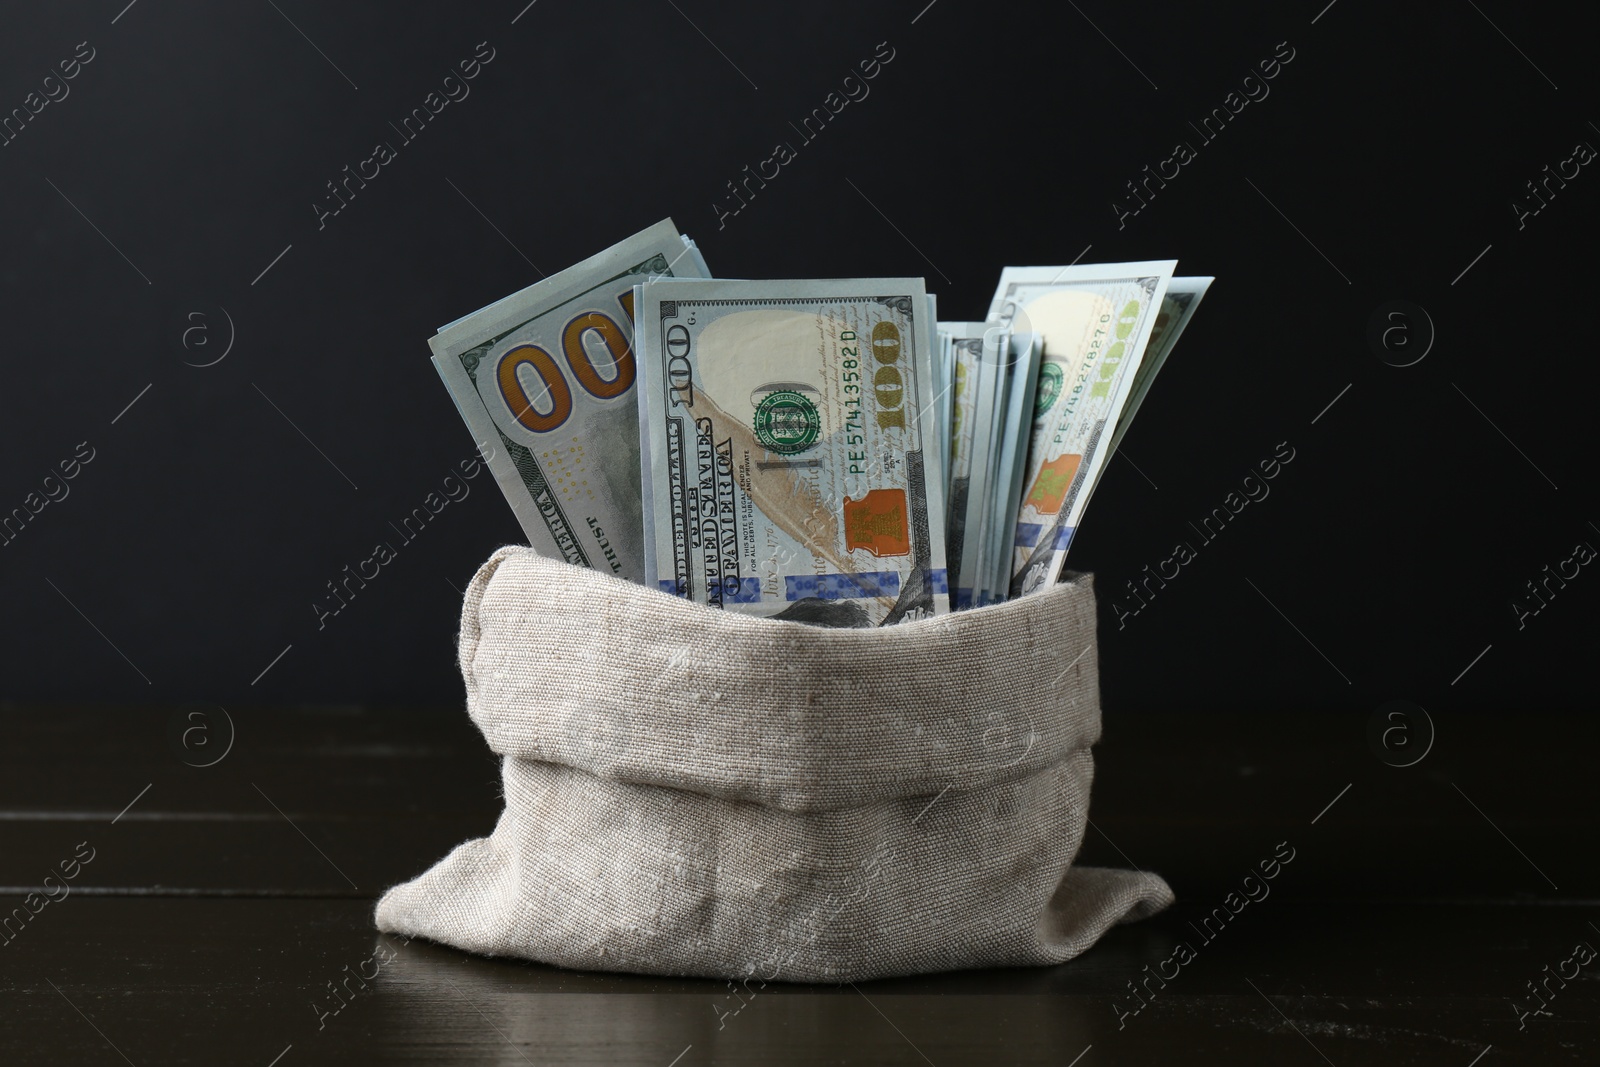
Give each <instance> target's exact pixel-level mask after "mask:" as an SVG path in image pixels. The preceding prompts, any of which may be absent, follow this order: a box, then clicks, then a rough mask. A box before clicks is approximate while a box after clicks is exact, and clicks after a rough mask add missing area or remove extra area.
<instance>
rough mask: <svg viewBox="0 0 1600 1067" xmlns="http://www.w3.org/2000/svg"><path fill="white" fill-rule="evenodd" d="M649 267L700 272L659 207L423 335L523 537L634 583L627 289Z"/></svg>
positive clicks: (635, 436) (634, 424)
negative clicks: (601, 244) (579, 258)
mask: <svg viewBox="0 0 1600 1067" xmlns="http://www.w3.org/2000/svg"><path fill="white" fill-rule="evenodd" d="M651 275H674V276H676V275H688V276H690V277H704V276H705V275H706V271H705V267H704V260H702V259H701V258H700V255H699V252H698V250H696V249H695V248H694V247H693V244H692V243H691V242H689V241H687V239H685V238H683V237H681V236H680V235H679V233H678V231H677V229H676V227H674V226H673V224H672V220H671V219H665V220H663V221H661V222H658V223H657V224H656V225H654V226H652V227H650V228H649V229H648V230H645V231H644V232H642V233H639V234H636V235H634V236H633V237H630V238H628V239H627V240H625V241H623V242H621V243H620V244H616V245H613V246H612V247H610V248H608V249H606V250H605V251H604V252H601V253H600V254H598V255H596V256H593V257H591V258H589V259H586V260H584V261H583V262H582V263H579V264H577V265H576V266H573V267H569V268H567V269H566V270H564V271H561V272H560V273H559V274H555V275H552V276H551V277H549V278H546V279H545V280H544V281H541V282H539V283H537V284H535V285H531V286H529V287H528V288H526V289H523V290H521V291H519V292H516V293H513V294H512V295H510V296H508V297H505V298H503V299H501V300H497V301H495V302H494V303H493V304H490V305H489V306H488V307H485V308H483V309H481V310H479V311H476V312H474V313H472V314H471V315H467V316H465V317H463V318H461V319H457V320H456V321H455V322H453V323H451V324H449V325H448V326H446V327H445V328H444V329H442V330H441V331H440V332H439V333H438V334H437V335H436V336H434V337H433V338H432V339H431V340H430V341H429V342H428V344H429V347H431V348H432V349H433V353H434V356H433V365H434V366H435V367H436V368H437V369H438V371H439V376H440V377H441V378H443V379H444V383H445V386H446V388H448V389H449V390H450V396H451V397H452V398H453V399H454V400H455V403H456V409H457V410H458V411H459V412H460V413H461V417H462V419H463V420H465V421H466V424H467V426H468V427H469V428H470V429H471V430H472V434H473V437H474V438H475V439H476V440H477V441H478V442H479V444H480V447H484V452H485V455H486V456H487V459H486V462H487V463H488V466H489V469H490V470H491V471H493V472H494V477H495V481H497V482H498V483H499V484H500V489H501V491H502V492H503V493H505V496H506V500H507V501H509V502H510V504H511V510H512V511H514V512H515V513H516V516H517V520H518V521H519V522H520V523H521V524H522V529H523V532H524V533H526V534H527V536H528V543H529V544H530V545H531V546H532V547H533V549H534V550H535V551H536V552H538V553H540V554H541V555H545V556H550V557H553V558H555V559H561V560H565V561H567V562H568V563H573V564H576V565H578V566H582V567H593V568H595V569H596V570H603V571H607V572H610V573H612V574H616V575H619V576H621V577H623V578H628V579H631V580H633V581H643V580H644V574H645V567H644V543H643V521H644V520H643V510H642V507H641V503H640V499H639V485H640V482H639V470H640V460H639V420H638V408H637V405H636V403H635V398H634V388H635V387H634V382H635V378H636V377H637V364H636V359H635V355H634V351H633V339H634V329H633V320H634V307H633V287H634V285H635V283H637V282H638V281H640V280H641V279H643V278H645V277H648V276H651ZM485 446H494V447H485Z"/></svg>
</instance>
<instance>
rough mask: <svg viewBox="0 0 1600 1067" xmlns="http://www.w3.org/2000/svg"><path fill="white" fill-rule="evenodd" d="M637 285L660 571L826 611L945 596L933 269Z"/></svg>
mask: <svg viewBox="0 0 1600 1067" xmlns="http://www.w3.org/2000/svg"><path fill="white" fill-rule="evenodd" d="M637 292H638V296H637V298H636V301H637V304H638V309H639V324H640V325H639V370H640V388H641V390H642V391H641V393H640V396H639V409H640V417H641V419H642V420H643V423H644V429H643V437H644V439H645V441H646V445H645V448H646V450H647V452H648V454H649V456H650V462H649V463H648V464H647V465H646V467H645V471H644V478H645V481H646V489H645V492H644V496H645V497H646V499H647V500H648V501H649V502H650V507H649V510H648V511H647V512H646V514H645V522H646V523H647V524H650V526H651V531H652V532H651V535H650V541H651V544H652V551H651V552H650V554H649V555H648V556H647V558H646V560H645V570H646V574H647V577H648V581H649V583H650V584H652V585H655V586H657V587H658V588H661V589H663V590H665V591H667V592H669V593H674V594H676V595H678V596H682V597H686V598H688V599H690V600H693V601H697V602H699V603H702V604H708V605H710V606H712V607H716V608H721V609H725V610H734V611H742V612H747V613H751V614H756V615H763V616H770V617H775V618H780V619H792V620H797V621H802V622H810V623H816V624H820V625H825V626H879V625H887V624H889V623H895V622H900V621H902V620H905V619H912V618H920V617H924V616H927V615H931V614H940V613H943V612H945V611H947V610H948V607H949V597H948V594H947V591H946V575H945V551H944V516H945V506H944V485H943V483H942V480H941V479H940V478H938V477H934V472H935V471H940V470H942V469H943V465H942V464H938V465H935V463H933V462H931V461H930V459H929V456H928V453H929V450H930V449H932V448H935V447H942V444H941V443H939V442H937V441H935V439H934V429H935V417H934V414H933V411H934V408H933V404H934V400H935V396H934V382H933V368H932V365H931V355H930V354H931V352H932V348H931V347H930V345H929V343H928V341H927V340H926V338H927V337H928V336H929V333H930V331H931V330H932V329H933V322H932V321H930V320H929V318H928V304H927V301H926V300H925V299H924V291H923V284H922V280H921V279H920V278H910V279H907V278H888V279H882V278H879V279H856V280H836V281H672V280H654V281H650V282H647V283H645V284H643V285H641V286H640V288H639V289H638V290H637Z"/></svg>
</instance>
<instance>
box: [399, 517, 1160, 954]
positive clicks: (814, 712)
mask: <svg viewBox="0 0 1600 1067" xmlns="http://www.w3.org/2000/svg"><path fill="white" fill-rule="evenodd" d="M1094 633H1095V606H1094V592H1093V588H1092V585H1091V581H1090V578H1089V577H1088V576H1081V577H1079V578H1077V579H1076V580H1074V581H1072V582H1070V583H1065V584H1062V585H1059V586H1057V587H1056V588H1054V589H1051V590H1050V591H1048V592H1045V593H1041V594H1038V595H1034V596H1029V597H1024V598H1021V599H1018V600H1015V601H1012V602H1010V603H1006V604H1001V605H998V606H995V607H988V608H982V609H978V610H974V611H966V612H959V613H956V614H953V615H945V616H941V617H938V618H933V619H926V620H921V621H917V622H909V623H902V624H900V625H897V626H890V627H885V628H882V629H857V630H841V629H824V628H821V627H815V626H808V625H804V624H801V623H794V622H780V621H775V620H771V619H757V618H751V617H748V616H743V615H738V614H734V613H732V612H722V611H716V610H712V609H709V608H704V607H700V606H698V605H694V604H690V603H687V602H685V601H682V600H679V599H676V598H674V597H671V596H668V595H666V594H664V593H660V592H656V591H654V590H650V589H646V588H644V587H643V586H639V585H635V584H632V583H629V582H624V581H622V580H620V579H617V578H614V577H611V576H609V575H605V574H600V573H597V572H594V571H589V570H583V569H580V568H577V567H572V566H569V565H567V564H565V563H558V562H555V561H552V560H547V559H544V558H541V557H540V556H537V555H535V554H534V553H533V552H532V551H531V550H529V549H526V548H519V547H508V548H503V549H501V550H500V551H498V552H496V553H495V554H494V555H493V556H492V557H491V558H490V559H489V561H488V562H487V563H486V564H484V566H483V568H482V569H481V570H479V572H478V574H477V576H476V577H474V578H473V580H472V585H471V588H469V589H468V590H467V595H466V605H465V608H464V611H463V613H462V621H461V639H460V654H461V671H462V674H463V675H464V676H465V678H466V684H467V709H468V711H469V712H470V714H471V715H472V718H473V721H474V722H476V723H477V725H478V728H479V729H480V730H482V731H483V735H484V737H485V738H486V739H487V740H488V742H489V745H490V747H491V748H493V749H494V751H496V752H498V753H500V754H501V755H502V756H503V757H504V759H503V773H504V780H505V798H506V810H505V812H504V814H502V815H501V816H500V820H499V823H498V825H496V827H495V829H494V832H493V833H492V834H491V835H490V836H489V837H487V838H483V839H481V840H475V841H468V842H467V843H466V844H464V845H461V846H460V847H458V848H457V849H456V850H455V851H454V852H452V853H450V855H448V856H446V857H445V858H444V859H442V860H440V861H439V863H438V864H436V865H435V866H434V867H433V869H432V870H430V871H428V872H427V873H426V874H424V875H422V876H421V877H420V878H418V879H416V880H415V881H413V882H408V883H406V884H404V885H400V886H396V887H395V888H393V889H391V890H389V892H388V893H386V894H385V895H384V897H383V899H382V900H380V901H379V902H378V908H377V925H378V928H379V929H380V930H385V931H388V932H391V933H397V934H406V935H410V936H415V937H424V938H429V939H431V940H434V941H441V942H444V943H446V944H450V945H455V946H457V947H459V948H462V949H466V950H468V951H471V952H479V953H484V954H486V955H494V956H520V957H524V958H527V959H533V960H541V961H544V962H546V963H553V964H558V965H561V966H565V967H576V968H588V969H599V970H611V971H640V972H646V973H652V974H674V975H707V976H714V977H721V978H741V979H742V978H748V977H756V978H759V979H761V980H763V981H773V980H787V981H830V982H842V981H847V980H855V979H863V978H874V977H881V976H885V975H896V974H910V973H915V972H921V971H938V970H949V969H955V968H964V967H984V966H1005V965H1016V964H1053V963H1060V962H1062V961H1064V960H1068V959H1071V958H1072V957H1074V956H1076V955H1077V954H1078V953H1080V952H1082V951H1084V950H1085V949H1086V948H1088V947H1089V946H1090V945H1092V944H1093V943H1094V941H1095V940H1096V939H1097V938H1099V936H1100V935H1101V934H1102V933H1104V932H1105V930H1106V929H1107V928H1108V927H1110V926H1111V925H1112V924H1113V923H1116V922H1119V921H1131V920H1133V919H1138V918H1143V917H1145V916H1148V915H1151V914H1153V913H1155V912H1157V911H1159V910H1161V909H1162V908H1164V907H1166V905H1167V904H1169V903H1170V902H1171V900H1172V892H1171V890H1170V889H1168V888H1167V885H1166V883H1165V882H1163V881H1162V880H1161V879H1160V878H1159V877H1157V876H1156V875H1153V874H1146V873H1135V872H1129V871H1117V870H1106V869H1098V868H1082V867H1072V866H1071V863H1072V859H1073V857H1074V855H1076V853H1077V851H1078V846H1079V844H1080V843H1081V841H1082V839H1083V832H1084V825H1085V821H1086V819H1087V813H1088V804H1089V785H1090V781H1091V779H1092V777H1093V763H1092V759H1091V757H1090V754H1089V746H1090V745H1092V744H1093V743H1094V742H1095V740H1096V739H1097V738H1098V737H1099V734H1100V710H1099V699H1098V692H1099V679H1098V669H1097V664H1096V656H1095V644H1094Z"/></svg>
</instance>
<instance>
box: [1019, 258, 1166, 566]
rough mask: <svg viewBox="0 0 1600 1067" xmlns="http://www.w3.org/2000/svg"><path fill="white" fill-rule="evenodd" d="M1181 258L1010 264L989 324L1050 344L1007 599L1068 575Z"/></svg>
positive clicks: (1041, 377) (1042, 373)
mask: <svg viewBox="0 0 1600 1067" xmlns="http://www.w3.org/2000/svg"><path fill="white" fill-rule="evenodd" d="M1176 267H1177V263H1176V261H1173V260H1165V261H1152V262H1144V263H1109V264H1085V265H1082V266H1070V267H1007V268H1006V269H1005V271H1004V272H1002V274H1001V276H1000V286H999V288H998V289H997V290H996V292H995V297H994V302H993V303H992V304H991V306H990V309H989V316H988V318H989V321H990V322H993V323H997V324H1000V325H1004V326H1007V327H1009V328H1011V329H1012V330H1013V331H1014V332H1016V333H1019V334H1038V335H1039V337H1040V338H1041V339H1042V340H1043V342H1044V362H1043V364H1042V365H1041V366H1040V368H1039V384H1038V398H1037V402H1036V405H1035V410H1036V413H1037V414H1036V418H1035V420H1034V424H1033V433H1032V439H1031V441H1030V444H1029V454H1028V458H1027V473H1026V474H1025V475H1024V478H1023V485H1024V490H1023V498H1022V506H1021V508H1020V509H1019V510H1018V514H1017V526H1016V537H1015V548H1014V551H1013V554H1012V563H1011V568H1010V570H1011V584H1010V589H1009V595H1010V596H1013V597H1015V596H1021V595H1025V594H1027V593H1031V592H1034V591H1036V590H1038V589H1041V588H1044V587H1046V586H1047V585H1049V584H1052V583H1054V582H1055V581H1056V579H1057V578H1059V577H1060V575H1061V569H1062V564H1063V561H1064V560H1065V558H1066V554H1067V549H1068V547H1069V546H1070V545H1071V543H1072V536H1073V533H1074V531H1075V530H1076V529H1077V526H1078V523H1079V520H1080V519H1081V517H1082V515H1083V509H1084V506H1085V505H1086V504H1087V503H1088V499H1089V493H1088V490H1089V489H1090V488H1092V487H1093V486H1094V484H1095V481H1096V480H1097V478H1098V476H1099V472H1100V469H1101V468H1102V467H1103V466H1104V464H1105V461H1106V458H1107V457H1108V456H1109V455H1110V451H1109V449H1108V446H1109V444H1110V437H1111V434H1112V432H1113V430H1114V429H1115V427H1116V425H1117V419H1118V417H1119V416H1120V415H1121V413H1122V409H1123V408H1124V407H1125V406H1126V404H1127V399H1128V392H1129V388H1130V387H1131V386H1132V384H1133V378H1134V372H1135V371H1136V370H1137V369H1138V366H1139V362H1140V360H1141V358H1142V357H1143V355H1144V351H1145V346H1146V345H1147V344H1148V342H1149V339H1150V329H1151V326H1152V325H1153V324H1154V321H1155V312H1156V309H1158V308H1159V307H1160V306H1161V299H1162V297H1163V296H1164V295H1165V294H1166V291H1167V286H1168V284H1169V282H1170V281H1171V279H1172V272H1173V270H1174V269H1175V268H1176Z"/></svg>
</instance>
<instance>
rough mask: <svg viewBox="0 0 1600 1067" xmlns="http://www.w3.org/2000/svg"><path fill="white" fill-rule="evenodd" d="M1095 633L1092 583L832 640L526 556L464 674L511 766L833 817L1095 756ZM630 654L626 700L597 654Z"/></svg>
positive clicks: (517, 553) (480, 598)
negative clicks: (537, 763) (1080, 754)
mask: <svg viewBox="0 0 1600 1067" xmlns="http://www.w3.org/2000/svg"><path fill="white" fill-rule="evenodd" d="M1095 620H1096V615H1095V601H1094V595H1093V577H1092V575H1088V574H1081V575H1078V576H1077V577H1076V578H1075V579H1074V580H1073V581H1071V582H1067V583H1062V584H1059V585H1057V586H1055V587H1053V588H1051V589H1049V590H1046V591H1044V592H1041V593H1037V594H1033V595H1031V596H1028V597H1022V598H1018V599H1016V600H1011V601H1007V602H1004V603H1001V604H995V605H989V606H985V607H981V608H975V609H971V610H968V611H963V612H956V613H951V614H947V615H940V616H935V617H932V618H928V619H919V620H915V621H911V622H904V623H899V624H896V625H894V626H889V627H876V628H861V629H827V628H823V627H817V626H812V625H808V624H805V623H799V622H791V621H787V620H775V619H769V618H761V617H757V616H749V615H744V614H741V613H737V612H731V611H721V610H718V609H715V608H710V607H707V606H705V605H701V604H696V603H692V602H690V601H686V600H683V599H682V598H679V597H675V596H672V595H671V594H668V593H665V592H661V591H659V590H654V589H649V588H646V587H645V586H642V585H639V584H636V583H633V582H630V581H626V580H624V579H621V578H617V577H615V576H613V575H609V574H605V573H601V572H597V571H592V570H588V569H586V568H581V567H575V566H572V565H570V564H567V563H564V562H561V561H558V560H552V559H547V558H545V557H542V556H539V555H538V554H536V553H535V552H534V551H533V550H532V549H530V548H527V547H525V546H515V545H512V546H506V547H504V548H502V549H500V550H499V551H497V552H496V553H494V555H493V556H491V557H490V559H489V560H488V561H487V562H486V563H485V564H484V565H483V567H482V568H480V569H479V571H478V573H477V575H476V576H475V577H474V578H473V580H472V583H471V585H470V586H469V588H468V590H467V594H466V598H465V604H464V606H463V612H462V623H461V635H460V663H461V669H462V674H463V677H464V679H465V681H466V687H467V696H468V710H469V713H470V714H471V715H472V718H473V720H474V722H475V723H476V724H477V725H478V727H479V729H480V730H482V732H483V734H484V736H485V738H486V739H487V740H488V742H489V744H490V747H491V748H493V749H494V750H495V751H496V752H499V753H501V754H502V755H507V756H512V757H515V758H521V759H530V760H541V761H546V762H553V763H561V764H565V765H568V766H573V767H576V768H579V769H581V770H586V771H588V772H590V773H593V774H595V775H597V776H600V777H603V778H608V779H613V780H618V781H627V782H634V783H638V784H650V785H663V786H669V787H672V788H678V789H686V790H689V791H693V792H702V793H706V794H709V795H715V796H722V797H727V798H730V799H738V800H748V801H752V802H756V803H765V804H769V805H772V806H776V807H781V808H789V809H792V810H818V809H827V808H840V807H851V806H855V805H858V804H863V803H870V802H874V801H880V800H884V799H892V798H895V797H915V796H922V795H926V794H930V793H937V792H939V791H940V790H941V789H945V788H977V787H980V786H983V785H986V784H990V783H994V782H1000V781H1007V780H1013V779H1016V778H1021V777H1026V776H1028V775H1030V774H1034V773H1038V772H1039V771H1040V770H1042V769H1044V768H1046V767H1049V766H1052V765H1054V764H1056V763H1058V762H1060V761H1061V760H1063V759H1066V758H1068V757H1069V756H1070V755H1071V754H1072V753H1074V752H1077V751H1081V750H1083V749H1086V748H1088V747H1089V746H1091V745H1092V744H1094V742H1095V741H1097V740H1098V739H1099V734H1100V714H1099V672H1098V663H1097V642H1096V640H1095V625H1096V622H1095ZM607 642H609V644H608V643H607ZM614 648H621V649H625V650H626V653H627V660H626V661H625V662H623V663H620V664H618V665H617V666H616V667H615V670H616V671H618V672H620V674H621V676H622V677H621V680H620V681H619V680H618V679H617V678H612V679H610V680H603V679H602V678H601V675H600V672H601V671H603V670H605V662H604V661H605V656H604V655H602V654H601V652H600V650H603V649H614ZM1018 649H1021V650H1022V651H1021V652H1017V650H1018ZM1008 652H1009V653H1015V655H1008Z"/></svg>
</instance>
